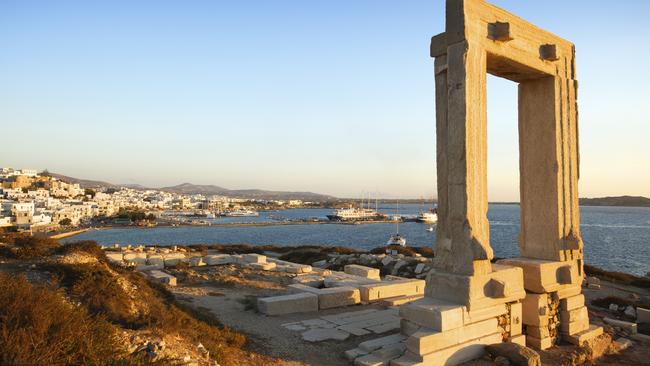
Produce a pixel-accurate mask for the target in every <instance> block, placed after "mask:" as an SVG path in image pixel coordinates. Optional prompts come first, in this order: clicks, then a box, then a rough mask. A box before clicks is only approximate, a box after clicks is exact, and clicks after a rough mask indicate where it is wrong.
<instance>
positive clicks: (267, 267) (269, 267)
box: [248, 263, 276, 271]
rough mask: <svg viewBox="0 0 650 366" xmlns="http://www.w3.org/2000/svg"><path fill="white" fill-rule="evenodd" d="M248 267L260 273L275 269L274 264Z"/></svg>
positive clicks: (250, 264) (253, 264)
mask: <svg viewBox="0 0 650 366" xmlns="http://www.w3.org/2000/svg"><path fill="white" fill-rule="evenodd" d="M248 267H250V268H252V269H257V270H260V271H271V270H273V269H275V267H276V264H275V263H249V264H248Z"/></svg>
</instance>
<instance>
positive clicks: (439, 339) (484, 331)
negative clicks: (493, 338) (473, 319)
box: [406, 318, 498, 355]
mask: <svg viewBox="0 0 650 366" xmlns="http://www.w3.org/2000/svg"><path fill="white" fill-rule="evenodd" d="M496 332H498V321H497V319H496V318H492V319H488V320H484V321H482V322H478V323H474V324H471V325H466V326H464V327H461V328H455V329H451V330H448V331H445V332H437V331H433V330H430V329H426V328H424V329H421V330H419V331H417V332H415V333H414V334H413V335H411V336H410V337H409V338H408V339H407V340H406V347H407V348H408V350H409V351H411V352H413V353H415V354H419V355H423V354H428V353H431V352H435V351H439V350H442V349H445V348H448V347H452V346H455V345H457V344H461V343H465V342H468V341H470V340H474V339H478V338H481V337H485V336H488V335H491V334H494V333H496Z"/></svg>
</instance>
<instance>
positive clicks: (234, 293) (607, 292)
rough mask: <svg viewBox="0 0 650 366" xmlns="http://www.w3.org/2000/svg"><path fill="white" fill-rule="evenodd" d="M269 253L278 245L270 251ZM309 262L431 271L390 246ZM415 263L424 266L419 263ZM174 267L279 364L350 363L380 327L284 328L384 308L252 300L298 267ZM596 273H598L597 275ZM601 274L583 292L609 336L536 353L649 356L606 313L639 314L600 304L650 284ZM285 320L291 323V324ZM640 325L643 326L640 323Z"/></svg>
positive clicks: (610, 361)
mask: <svg viewBox="0 0 650 366" xmlns="http://www.w3.org/2000/svg"><path fill="white" fill-rule="evenodd" d="M266 254H267V255H269V254H273V253H271V252H268V251H267V252H266ZM285 258H286V257H285ZM304 262H306V263H310V264H311V265H312V266H318V267H322V268H331V269H333V270H334V269H340V268H342V267H343V266H344V265H345V264H353V263H355V264H362V265H368V266H373V267H377V268H380V269H381V272H382V274H383V275H386V274H399V275H402V276H406V277H409V276H411V277H418V276H421V275H422V274H423V273H426V272H427V271H428V266H429V263H430V259H428V258H426V257H423V256H421V255H412V256H409V255H404V254H400V253H395V252H393V253H392V255H391V254H390V252H389V254H388V255H386V253H380V254H368V253H356V254H349V253H348V254H343V255H338V254H334V253H329V254H328V255H327V258H323V259H320V260H318V261H314V262H309V261H308V260H307V261H304ZM418 266H419V267H420V268H418V269H417V270H416V268H417V267H418ZM172 273H174V274H175V275H176V276H177V278H178V286H177V287H176V288H175V289H173V292H174V294H175V295H176V296H177V298H178V299H179V300H180V301H183V302H185V303H187V304H188V305H191V306H193V307H195V308H197V309H200V310H202V311H209V312H210V313H212V314H214V315H216V316H217V317H218V318H219V319H222V320H223V321H224V322H225V323H226V324H227V325H228V326H231V327H232V328H233V329H236V330H237V331H240V332H242V333H245V334H247V335H248V337H249V339H250V340H251V347H252V349H254V350H255V351H256V352H259V353H261V354H265V355H269V356H272V357H277V358H280V359H283V360H284V361H283V362H282V363H280V364H289V365H293V364H308V365H347V364H349V361H348V360H346V359H345V358H344V357H343V352H344V351H345V350H348V349H352V348H354V347H356V346H357V345H358V344H359V343H361V342H364V341H366V340H369V339H373V338H377V337H378V336H377V335H376V334H368V335H364V336H354V335H351V336H350V337H348V338H346V339H345V340H340V341H335V340H328V341H324V342H318V343H314V342H310V341H307V340H305V339H303V337H301V332H298V331H295V330H291V329H287V328H292V327H295V326H297V327H298V328H299V329H300V330H303V329H305V328H304V327H303V326H304V324H305V323H306V324H311V323H313V321H314V318H317V317H320V319H322V316H327V315H332V314H340V313H342V312H350V311H363V310H368V309H385V308H386V307H385V306H382V305H381V304H374V305H356V306H349V307H346V308H342V309H333V310H329V311H320V312H319V313H318V314H317V316H316V315H314V314H309V313H308V314H292V315H284V316H279V317H269V316H265V315H262V314H260V313H259V312H257V311H256V310H255V300H256V299H257V298H259V297H266V296H274V295H280V294H283V293H285V287H286V286H287V285H288V284H291V283H292V277H293V276H294V275H292V274H287V273H282V272H268V271H260V270H254V269H250V268H241V267H239V266H237V265H233V264H230V265H226V266H209V267H196V268H185V269H177V270H173V271H172ZM591 280H592V281H595V280H594V279H593V278H592V279H591ZM598 282H599V284H600V288H599V289H588V288H586V287H585V289H584V294H585V296H586V301H587V304H588V307H589V312H590V318H591V319H592V323H594V324H598V325H603V326H604V328H605V332H606V333H607V334H608V336H607V337H604V338H603V339H604V340H603V341H601V343H600V344H597V345H595V346H594V347H595V348H597V349H594V350H585V349H580V348H577V347H575V346H572V345H568V344H561V345H558V346H556V347H554V348H553V349H551V350H548V351H541V352H539V353H540V356H541V360H542V362H543V364H549V365H581V364H595V365H623V364H638V365H645V364H650V341H648V338H650V337H648V338H646V337H645V336H643V335H634V334H631V332H630V331H629V330H627V329H625V328H621V327H615V326H611V325H608V324H605V323H604V322H603V318H605V317H610V318H615V319H621V320H626V321H634V320H635V319H634V317H632V316H630V315H628V314H626V313H625V309H626V308H627V306H625V307H621V310H620V311H619V310H618V309H617V310H615V311H614V310H610V309H609V304H608V305H607V306H606V307H602V304H601V303H602V301H603V299H611V301H613V302H621V300H620V299H627V301H631V302H632V303H637V304H642V303H644V302H646V301H647V300H648V299H650V289H648V288H640V287H635V286H629V285H625V284H620V283H614V282H611V281H606V280H598ZM606 301H609V300H606ZM623 302H626V301H623ZM592 303H597V304H599V305H601V306H597V305H594V304H592ZM628 306H629V305H628ZM628 313H629V311H628ZM287 324H289V326H288V327H287ZM641 331H645V330H644V329H641ZM386 334H391V333H386ZM612 340H613V341H614V342H612ZM594 353H596V354H605V355H604V356H603V357H601V358H599V359H598V360H597V361H595V362H594V361H593V360H592V355H593V354H594ZM481 362H484V363H483V364H486V363H487V364H494V362H493V361H488V360H487V359H486V360H481Z"/></svg>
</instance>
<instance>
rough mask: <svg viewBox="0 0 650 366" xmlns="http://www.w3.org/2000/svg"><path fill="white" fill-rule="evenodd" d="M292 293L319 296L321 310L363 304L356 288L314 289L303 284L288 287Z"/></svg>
mask: <svg viewBox="0 0 650 366" xmlns="http://www.w3.org/2000/svg"><path fill="white" fill-rule="evenodd" d="M287 288H288V289H289V290H290V291H292V292H307V293H311V294H315V295H317V296H318V308H319V309H331V308H338V307H342V306H348V305H355V304H358V303H360V302H361V296H360V295H359V289H357V288H354V287H332V288H323V289H319V288H314V287H310V286H305V285H301V284H297V283H296V284H292V285H289V286H287Z"/></svg>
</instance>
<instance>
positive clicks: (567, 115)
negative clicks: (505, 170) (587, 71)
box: [391, 0, 602, 365]
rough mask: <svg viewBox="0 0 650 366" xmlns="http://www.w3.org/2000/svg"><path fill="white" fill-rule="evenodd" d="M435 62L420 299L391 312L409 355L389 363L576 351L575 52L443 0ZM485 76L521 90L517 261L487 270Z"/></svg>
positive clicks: (464, 0) (508, 18)
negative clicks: (428, 224) (508, 349)
mask: <svg viewBox="0 0 650 366" xmlns="http://www.w3.org/2000/svg"><path fill="white" fill-rule="evenodd" d="M431 56H432V57H434V58H435V84H436V85H435V86H436V131H437V168H438V169H437V172H438V213H439V218H440V219H439V222H438V229H437V244H436V248H435V254H436V259H435V261H434V270H433V271H431V273H430V274H429V276H428V277H427V285H426V297H425V298H424V299H423V300H420V301H417V302H414V303H411V304H408V305H404V306H402V307H401V309H400V315H401V316H402V318H403V320H402V333H403V334H404V335H406V336H408V339H407V341H406V345H407V352H406V354H405V355H404V356H402V357H401V358H399V359H397V360H394V361H393V363H391V364H396V365H414V364H423V365H424V364H426V365H434V364H435V365H438V364H441V365H442V364H444V365H452V364H457V363H460V362H464V361H467V360H469V359H472V358H475V357H478V356H480V355H481V354H482V353H483V347H484V345H485V344H490V343H498V342H501V341H508V342H516V343H519V344H522V345H529V346H531V347H533V348H538V349H545V348H548V347H551V346H552V345H553V344H554V343H556V341H557V340H558V339H559V338H560V337H561V338H562V339H564V340H567V341H569V342H573V343H582V342H584V341H586V340H588V339H590V338H593V337H594V336H596V335H598V334H600V332H602V328H596V327H590V325H589V318H588V314H587V309H586V308H585V306H584V297H583V296H582V295H581V283H582V279H583V277H584V273H583V263H582V258H583V243H582V239H581V236H580V216H579V208H578V176H579V154H578V124H577V117H578V112H577V94H576V91H577V81H576V77H575V48H574V45H573V44H572V43H570V42H568V41H566V40H564V39H562V38H559V37H558V36H556V35H554V34H552V33H549V32H547V31H544V30H542V29H540V28H538V27H536V26H534V25H532V24H530V23H528V22H527V21H525V20H523V19H521V18H519V17H517V16H515V15H513V14H510V13H508V12H506V11H504V10H502V9H499V8H497V7H495V6H493V5H491V4H488V3H486V2H484V1H482V0H447V9H446V30H445V32H444V33H441V34H439V35H437V36H434V37H433V38H432V40H431ZM487 73H490V74H492V75H495V76H499V77H503V78H506V79H508V80H511V81H514V82H516V83H518V88H519V100H518V105H519V107H518V108H519V167H520V169H519V170H520V194H521V233H520V239H519V253H520V257H519V258H513V259H507V260H501V261H499V262H498V263H497V264H492V263H491V260H492V258H493V254H492V249H491V247H490V235H489V223H488V219H487V210H488V199H487V106H486V99H487V98H486V79H487Z"/></svg>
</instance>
